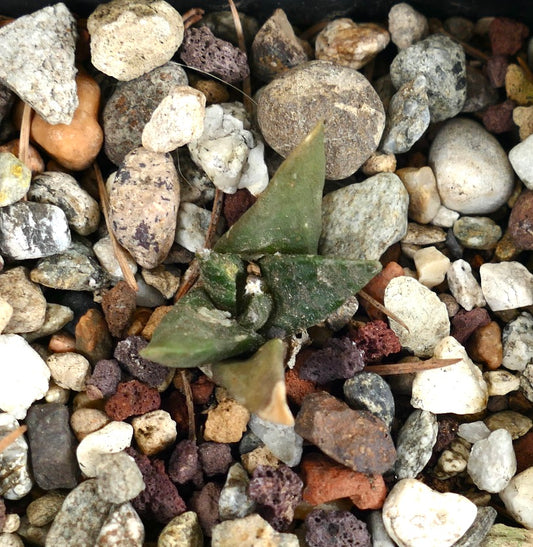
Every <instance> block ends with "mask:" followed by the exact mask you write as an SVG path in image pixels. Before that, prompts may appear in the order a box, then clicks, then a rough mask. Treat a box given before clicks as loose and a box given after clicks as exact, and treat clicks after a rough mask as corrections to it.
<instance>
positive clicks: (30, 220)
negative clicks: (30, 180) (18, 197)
mask: <svg viewBox="0 0 533 547" xmlns="http://www.w3.org/2000/svg"><path fill="white" fill-rule="evenodd" d="M69 245H70V230H69V228H68V222H67V217H66V216H65V213H64V212H63V210H62V209H60V208H59V207H56V206H55V205H48V204H45V203H33V202H31V201H19V202H18V203H14V204H13V205H8V206H7V207H3V208H2V209H0V252H2V254H3V255H4V256H6V257H9V258H13V259H14V260H27V259H29V258H41V257H43V256H50V255H53V254H57V253H60V252H62V251H64V250H65V249H66V248H67V247H68V246H69Z"/></svg>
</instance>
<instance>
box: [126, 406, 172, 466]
mask: <svg viewBox="0 0 533 547" xmlns="http://www.w3.org/2000/svg"><path fill="white" fill-rule="evenodd" d="M131 425H132V426H133V436H134V438H135V442H136V443H137V446H138V448H139V450H140V451H141V452H142V453H143V454H146V455H148V456H152V455H154V454H157V453H159V452H161V451H162V450H165V448H168V447H170V446H172V445H173V444H174V442H175V441H176V436H177V431H176V422H175V421H174V420H173V419H172V418H171V417H170V414H169V413H168V412H165V411H164V410H153V411H151V412H147V413H146V414H143V415H142V416H138V417H136V418H133V420H132V421H131Z"/></svg>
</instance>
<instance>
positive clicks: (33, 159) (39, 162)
mask: <svg viewBox="0 0 533 547" xmlns="http://www.w3.org/2000/svg"><path fill="white" fill-rule="evenodd" d="M19 143H20V139H14V140H12V141H9V142H6V144H3V145H2V146H0V152H10V153H11V154H13V155H14V156H17V158H18V156H19ZM26 165H27V166H28V167H29V168H30V170H31V174H32V175H37V174H39V173H42V172H43V171H44V161H43V158H42V157H41V155H40V154H39V152H37V150H36V149H35V148H34V147H33V146H32V145H31V144H30V145H29V146H28V161H27V163H26Z"/></svg>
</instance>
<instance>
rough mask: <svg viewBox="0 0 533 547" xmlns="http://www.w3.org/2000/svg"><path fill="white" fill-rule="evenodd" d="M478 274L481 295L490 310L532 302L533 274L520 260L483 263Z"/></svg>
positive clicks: (522, 305) (518, 306) (529, 304)
mask: <svg viewBox="0 0 533 547" xmlns="http://www.w3.org/2000/svg"><path fill="white" fill-rule="evenodd" d="M479 274H480V276H481V289H482V291H483V296H484V297H485V300H486V301H487V304H488V305H489V307H490V309H491V310H492V311H501V310H514V309H516V308H523V307H525V306H531V304H533V274H532V273H531V272H530V271H529V270H528V269H527V268H526V267H525V266H524V265H523V264H521V263H520V262H499V263H495V264H490V263H485V264H482V265H481V267H480V268H479Z"/></svg>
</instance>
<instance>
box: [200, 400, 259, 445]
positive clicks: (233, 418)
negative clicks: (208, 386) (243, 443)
mask: <svg viewBox="0 0 533 547" xmlns="http://www.w3.org/2000/svg"><path fill="white" fill-rule="evenodd" d="M249 420H250V413H249V412H248V410H247V409H246V408H245V407H244V406H242V405H241V404H239V403H238V402H237V401H235V400H233V399H229V398H228V399H224V400H222V401H220V402H219V403H218V405H217V406H216V407H214V408H211V409H209V411H208V413H207V421H206V422H205V429H204V439H205V440H206V441H215V442H217V443H236V442H239V441H240V440H241V437H242V434H243V433H244V432H245V431H246V426H247V425H248V421H249Z"/></svg>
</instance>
